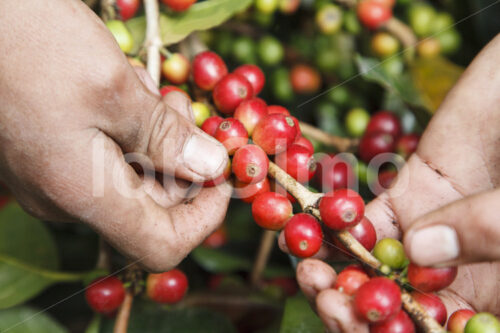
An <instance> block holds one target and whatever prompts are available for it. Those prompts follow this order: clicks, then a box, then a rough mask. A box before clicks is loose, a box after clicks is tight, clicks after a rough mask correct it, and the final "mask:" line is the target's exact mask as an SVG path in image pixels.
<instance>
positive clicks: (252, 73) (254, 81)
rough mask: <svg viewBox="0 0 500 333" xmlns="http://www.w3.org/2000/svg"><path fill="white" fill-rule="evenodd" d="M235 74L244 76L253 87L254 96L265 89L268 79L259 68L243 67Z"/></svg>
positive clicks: (253, 66)
mask: <svg viewBox="0 0 500 333" xmlns="http://www.w3.org/2000/svg"><path fill="white" fill-rule="evenodd" d="M233 73H235V74H240V75H242V76H244V77H245V78H246V79H247V80H248V82H250V84H251V85H252V88H253V94H254V96H257V95H258V94H260V92H261V91H262V88H264V84H265V82H266V77H265V76H264V72H262V69H260V68H259V66H256V65H250V64H249V65H242V66H240V67H238V68H236V69H235V70H234V72H233Z"/></svg>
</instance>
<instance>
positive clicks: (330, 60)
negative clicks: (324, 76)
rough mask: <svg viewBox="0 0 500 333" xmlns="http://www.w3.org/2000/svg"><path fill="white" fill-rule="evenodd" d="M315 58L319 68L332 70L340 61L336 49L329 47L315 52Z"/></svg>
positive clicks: (326, 70)
mask: <svg viewBox="0 0 500 333" xmlns="http://www.w3.org/2000/svg"><path fill="white" fill-rule="evenodd" d="M315 60H316V65H317V66H318V68H319V69H320V70H322V71H325V72H332V71H334V70H335V69H336V68H337V66H338V65H339V63H340V55H339V53H338V51H337V50H335V49H333V48H330V49H326V50H322V51H319V52H317V53H316V57H315Z"/></svg>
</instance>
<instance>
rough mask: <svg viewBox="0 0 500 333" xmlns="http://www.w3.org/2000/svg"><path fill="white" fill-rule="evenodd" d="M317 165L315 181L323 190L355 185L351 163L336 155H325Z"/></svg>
mask: <svg viewBox="0 0 500 333" xmlns="http://www.w3.org/2000/svg"><path fill="white" fill-rule="evenodd" d="M317 165H318V170H317V171H316V181H317V183H318V185H319V186H320V188H321V189H322V190H323V191H324V192H326V191H331V190H338V189H341V188H348V187H352V186H354V185H355V184H354V182H355V180H356V175H355V174H354V170H353V168H352V166H351V164H350V163H348V162H347V161H344V160H343V159H342V158H341V157H339V156H338V155H327V156H325V157H323V158H321V159H320V160H319V161H318V163H317Z"/></svg>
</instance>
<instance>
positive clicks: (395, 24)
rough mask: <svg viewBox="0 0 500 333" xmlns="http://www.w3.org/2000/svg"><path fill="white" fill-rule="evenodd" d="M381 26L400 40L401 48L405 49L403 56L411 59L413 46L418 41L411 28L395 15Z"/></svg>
mask: <svg viewBox="0 0 500 333" xmlns="http://www.w3.org/2000/svg"><path fill="white" fill-rule="evenodd" d="M383 28H385V29H386V30H387V31H389V32H390V33H392V34H393V35H394V36H396V38H397V39H399V40H400V41H401V44H402V45H403V49H404V50H405V56H406V57H408V59H410V60H411V59H413V56H414V55H415V47H416V46H417V42H418V40H417V37H416V36H415V34H414V33H413V30H411V28H410V27H409V26H407V25H406V24H405V23H403V22H402V21H400V20H398V19H397V18H395V17H392V18H391V19H390V20H389V21H387V22H386V23H384V25H383Z"/></svg>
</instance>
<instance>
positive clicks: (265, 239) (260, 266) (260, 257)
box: [250, 230, 275, 286]
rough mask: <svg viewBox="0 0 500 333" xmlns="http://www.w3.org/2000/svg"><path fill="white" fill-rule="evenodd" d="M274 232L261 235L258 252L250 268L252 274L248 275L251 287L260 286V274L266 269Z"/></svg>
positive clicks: (267, 231) (265, 232)
mask: <svg viewBox="0 0 500 333" xmlns="http://www.w3.org/2000/svg"><path fill="white" fill-rule="evenodd" d="M274 238H275V231H273V230H264V232H263V233H262V238H261V239H260V246H259V251H258V252H257V257H256V258H255V262H254V265H253V268H252V273H251V275H250V281H251V283H252V286H258V285H260V282H261V278H262V272H263V271H264V269H265V268H266V265H267V262H268V261H269V256H270V255H271V251H272V249H273V245H274Z"/></svg>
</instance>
